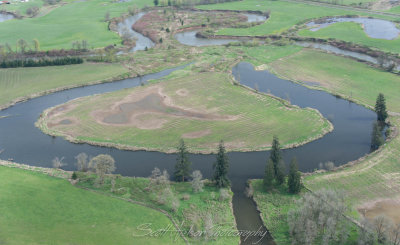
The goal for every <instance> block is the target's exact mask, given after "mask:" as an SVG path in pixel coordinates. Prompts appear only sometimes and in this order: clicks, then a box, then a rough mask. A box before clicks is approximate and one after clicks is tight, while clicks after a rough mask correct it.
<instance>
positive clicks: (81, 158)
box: [75, 152, 89, 172]
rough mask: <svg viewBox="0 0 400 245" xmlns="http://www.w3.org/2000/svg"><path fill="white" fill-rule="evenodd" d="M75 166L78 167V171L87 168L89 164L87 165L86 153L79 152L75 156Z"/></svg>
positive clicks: (83, 170)
mask: <svg viewBox="0 0 400 245" xmlns="http://www.w3.org/2000/svg"><path fill="white" fill-rule="evenodd" d="M75 159H76V167H77V168H78V171H82V172H85V171H87V170H88V168H89V165H88V163H89V162H88V155H87V154H86V153H84V152H81V153H79V154H78V155H77V156H76V157H75Z"/></svg>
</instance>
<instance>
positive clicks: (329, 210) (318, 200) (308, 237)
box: [287, 189, 350, 244]
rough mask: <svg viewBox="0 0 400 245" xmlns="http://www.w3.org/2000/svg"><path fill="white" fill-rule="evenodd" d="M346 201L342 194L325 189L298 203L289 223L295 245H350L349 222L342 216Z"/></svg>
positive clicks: (310, 194)
mask: <svg viewBox="0 0 400 245" xmlns="http://www.w3.org/2000/svg"><path fill="white" fill-rule="evenodd" d="M344 200H345V197H344V195H343V194H342V193H341V192H336V191H333V190H326V189H322V190H318V191H316V192H315V193H306V194H305V195H304V196H303V197H302V198H301V199H299V200H298V201H296V205H295V206H296V207H295V208H293V209H292V210H290V211H289V213H288V220H287V221H288V224H289V234H290V236H291V240H292V244H348V243H347V239H348V235H349V233H348V231H349V226H350V222H349V221H348V220H347V219H346V218H345V217H344V215H343V214H344V213H345V212H346V210H347V208H346V204H345V201H344ZM316 241H319V242H318V243H315V242H316Z"/></svg>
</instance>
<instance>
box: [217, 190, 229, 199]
mask: <svg viewBox="0 0 400 245" xmlns="http://www.w3.org/2000/svg"><path fill="white" fill-rule="evenodd" d="M229 197H230V195H229V192H228V190H227V189H219V200H220V201H225V200H228V198H229Z"/></svg>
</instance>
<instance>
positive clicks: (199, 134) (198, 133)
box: [182, 129, 211, 139]
mask: <svg viewBox="0 0 400 245" xmlns="http://www.w3.org/2000/svg"><path fill="white" fill-rule="evenodd" d="M209 134H211V130H209V129H207V130H202V131H196V132H190V133H186V134H183V135H182V138H189V139H195V138H201V137H203V136H206V135H209Z"/></svg>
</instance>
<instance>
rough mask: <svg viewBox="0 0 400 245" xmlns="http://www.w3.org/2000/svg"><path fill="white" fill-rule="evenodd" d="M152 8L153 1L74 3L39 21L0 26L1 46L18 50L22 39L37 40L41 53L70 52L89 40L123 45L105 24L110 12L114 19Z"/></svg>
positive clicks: (91, 44)
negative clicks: (76, 44)
mask: <svg viewBox="0 0 400 245" xmlns="http://www.w3.org/2000/svg"><path fill="white" fill-rule="evenodd" d="M145 4H147V5H149V6H151V5H153V4H152V1H150V0H135V1H132V2H121V3H118V2H112V1H107V0H91V1H75V2H73V1H71V2H69V3H68V4H66V5H63V6H61V7H58V8H56V9H54V10H52V11H51V12H49V13H48V14H46V15H44V16H41V17H37V18H26V19H22V20H10V21H6V22H3V23H0V40H1V41H0V43H1V44H5V43H9V44H10V45H11V46H12V47H14V48H15V44H16V42H17V40H19V39H25V40H26V41H27V42H28V43H32V41H33V39H35V38H36V39H38V40H39V42H40V47H41V49H42V50H49V49H61V48H64V49H70V48H72V42H74V41H81V40H86V41H88V45H89V47H91V48H96V47H105V46H107V45H110V44H111V45H113V44H117V45H120V43H121V39H120V37H119V36H118V34H116V33H114V32H112V31H109V30H108V23H107V22H105V21H104V16H105V14H106V13H107V12H109V13H110V16H111V17H116V16H119V15H120V14H121V13H127V12H128V7H133V6H134V5H136V6H137V7H144V5H145Z"/></svg>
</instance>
